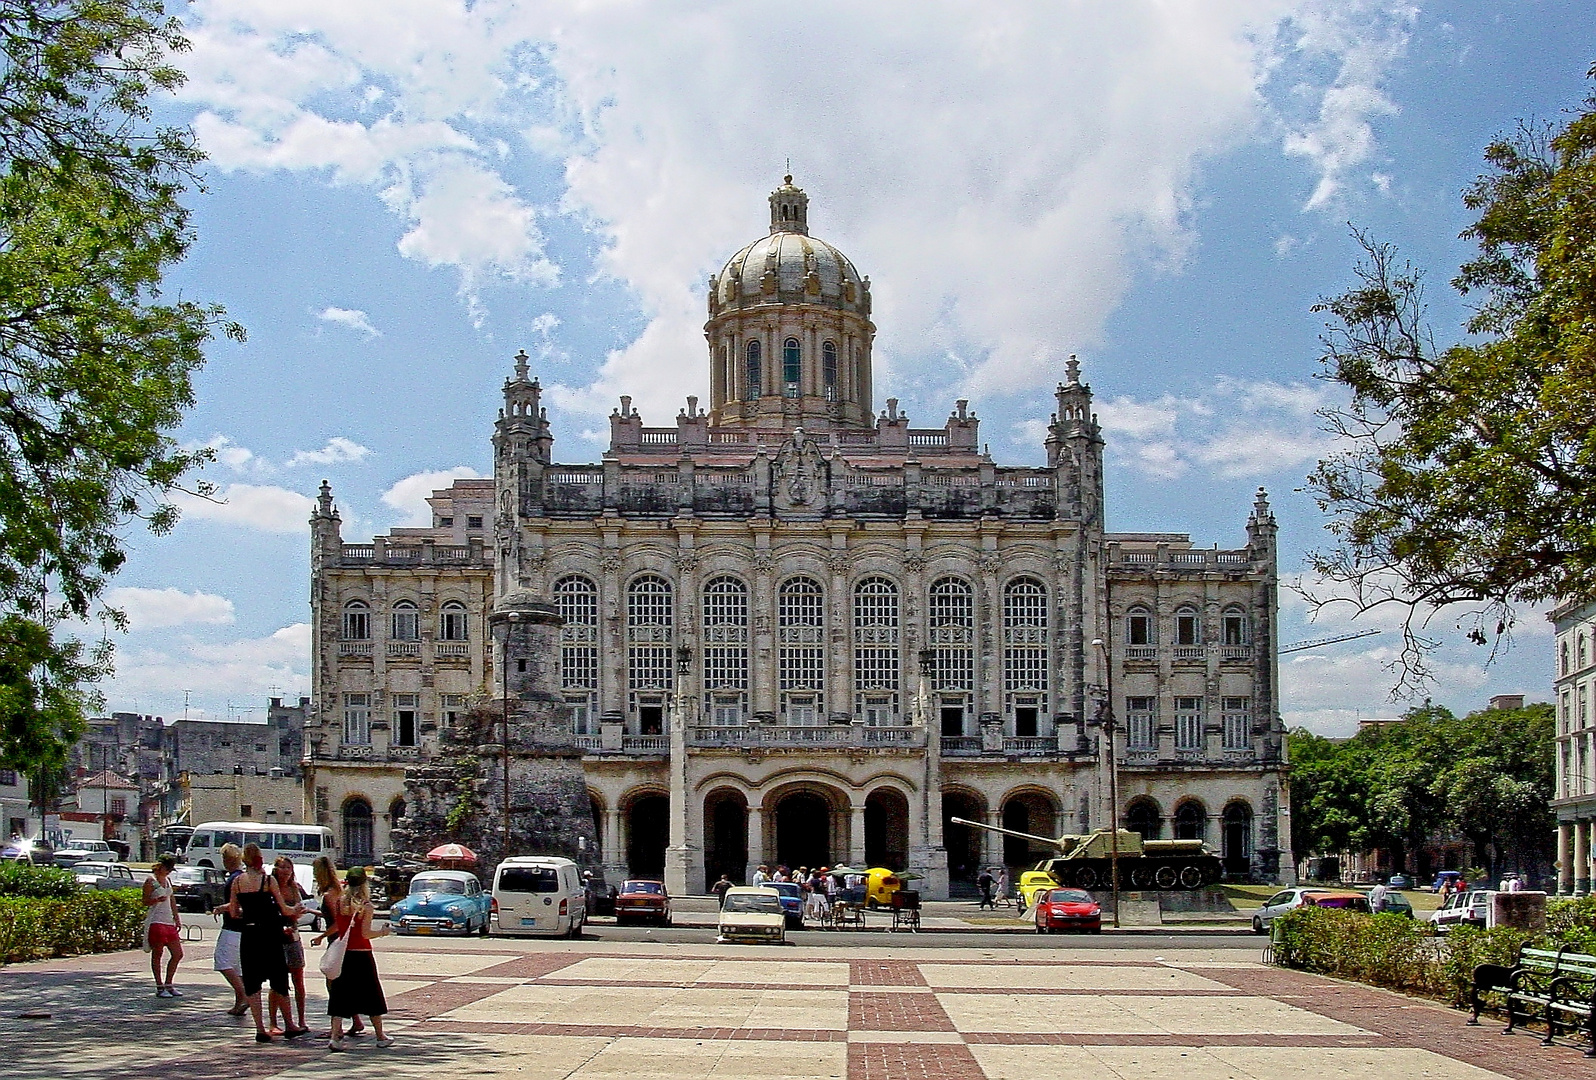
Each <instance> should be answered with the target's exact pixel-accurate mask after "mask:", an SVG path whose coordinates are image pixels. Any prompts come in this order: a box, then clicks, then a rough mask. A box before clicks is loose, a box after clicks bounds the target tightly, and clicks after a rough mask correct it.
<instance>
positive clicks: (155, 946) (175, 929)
mask: <svg viewBox="0 0 1596 1080" xmlns="http://www.w3.org/2000/svg"><path fill="white" fill-rule="evenodd" d="M175 866H177V857H176V856H175V855H162V856H161V857H160V858H159V859H157V860H156V862H155V866H154V868H153V869H152V870H151V871H150V876H149V877H147V878H145V879H144V906H145V907H146V908H147V909H149V910H147V911H146V912H145V914H144V933H145V939H146V940H147V941H148V942H149V950H150V973H151V974H152V975H154V976H155V996H156V997H168V998H175V997H182V996H183V995H182V994H181V993H180V992H179V991H178V989H177V987H175V986H173V985H172V977H173V976H174V975H176V974H177V963H178V961H179V960H182V959H183V939H182V930H183V920H182V917H181V916H179V915H178V913H177V901H176V900H175V899H174V898H173V896H172V882H171V877H172V869H173V867H175ZM163 953H164V954H165V955H166V956H167V961H166V978H165V979H164V980H163V979H162V978H161V956H162V954H163Z"/></svg>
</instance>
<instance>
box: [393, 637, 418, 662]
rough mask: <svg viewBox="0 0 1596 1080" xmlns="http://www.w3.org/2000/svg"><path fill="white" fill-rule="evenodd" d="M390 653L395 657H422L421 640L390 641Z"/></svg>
mask: <svg viewBox="0 0 1596 1080" xmlns="http://www.w3.org/2000/svg"><path fill="white" fill-rule="evenodd" d="M388 655H389V656H390V657H395V658H406V657H415V658H417V659H420V657H421V642H419V641H390V642H388Z"/></svg>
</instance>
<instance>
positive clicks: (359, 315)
mask: <svg viewBox="0 0 1596 1080" xmlns="http://www.w3.org/2000/svg"><path fill="white" fill-rule="evenodd" d="M316 318H318V319H320V320H321V321H322V322H329V323H333V324H335V325H337V326H347V327H348V328H349V329H351V330H358V331H360V332H361V333H362V334H365V335H366V336H367V337H382V331H381V330H378V329H377V328H376V327H375V326H373V325H371V318H370V317H369V316H367V314H366V313H365V312H364V311H360V310H359V309H357V308H341V307H327V308H323V309H322V310H321V313H320V314H318V315H317V316H316Z"/></svg>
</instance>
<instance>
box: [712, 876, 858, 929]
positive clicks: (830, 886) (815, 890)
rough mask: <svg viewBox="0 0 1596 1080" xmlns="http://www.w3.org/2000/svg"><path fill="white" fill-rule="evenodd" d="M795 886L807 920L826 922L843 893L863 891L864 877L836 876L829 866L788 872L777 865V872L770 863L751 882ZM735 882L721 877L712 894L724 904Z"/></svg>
mask: <svg viewBox="0 0 1596 1080" xmlns="http://www.w3.org/2000/svg"><path fill="white" fill-rule="evenodd" d="M773 883H775V884H789V883H790V884H794V885H797V886H799V887H800V888H801V889H802V890H803V898H804V915H805V917H806V918H810V919H817V920H824V919H825V917H826V916H827V915H828V914H829V913H830V912H831V909H832V908H833V907H834V906H835V905H836V903H837V898H838V896H839V895H840V894H842V893H844V892H845V891H846V890H848V889H862V888H863V887H864V884H865V876H864V875H863V874H860V873H855V872H849V873H845V874H838V873H835V872H834V871H833V870H832V869H831V867H829V866H821V867H816V868H815V869H813V870H811V869H810V868H809V867H807V866H800V867H798V868H797V869H795V870H794V869H789V868H788V867H787V866H786V865H784V864H783V865H778V866H777V867H776V868H775V869H774V870H772V869H771V868H770V866H769V865H768V864H765V863H761V864H760V866H759V869H757V870H755V871H754V873H753V876H752V877H751V878H750V879H749V884H751V885H756V886H757V885H769V884H773ZM732 885H733V882H732V880H731V878H729V877H728V876H727V875H725V874H722V875H721V876H720V880H719V881H717V882H715V884H714V885H712V886H710V891H711V892H713V893H714V894H715V898H716V899H717V900H719V901H720V903H721V904H722V905H724V904H725V903H726V892H727V890H729V889H731V888H732Z"/></svg>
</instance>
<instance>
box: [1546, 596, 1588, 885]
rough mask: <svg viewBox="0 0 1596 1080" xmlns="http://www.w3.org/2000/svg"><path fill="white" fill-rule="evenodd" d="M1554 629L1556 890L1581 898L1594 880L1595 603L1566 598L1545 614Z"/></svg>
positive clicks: (1553, 804) (1553, 801)
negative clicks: (1566, 600) (1592, 774)
mask: <svg viewBox="0 0 1596 1080" xmlns="http://www.w3.org/2000/svg"><path fill="white" fill-rule="evenodd" d="M1546 617H1547V618H1548V619H1549V620H1550V621H1551V623H1552V626H1553V627H1554V628H1555V630H1556V635H1557V636H1556V643H1555V644H1554V646H1553V648H1554V650H1555V651H1554V653H1553V668H1552V670H1553V678H1552V693H1553V702H1554V705H1555V708H1556V709H1557V750H1556V757H1555V759H1554V760H1555V769H1556V789H1555V796H1554V798H1553V799H1552V812H1553V813H1554V814H1556V815H1557V891H1558V892H1559V893H1562V894H1563V895H1565V896H1566V895H1569V894H1573V895H1576V896H1584V895H1586V894H1588V893H1589V892H1590V891H1591V884H1592V882H1593V881H1596V869H1593V865H1592V864H1593V862H1596V781H1593V779H1592V777H1591V768H1592V763H1593V762H1596V723H1593V722H1592V718H1591V697H1592V695H1593V694H1596V601H1577V600H1571V601H1568V602H1566V603H1562V604H1559V605H1558V606H1557V607H1555V608H1553V609H1552V610H1551V611H1550V612H1549V613H1548V614H1547V616H1546Z"/></svg>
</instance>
